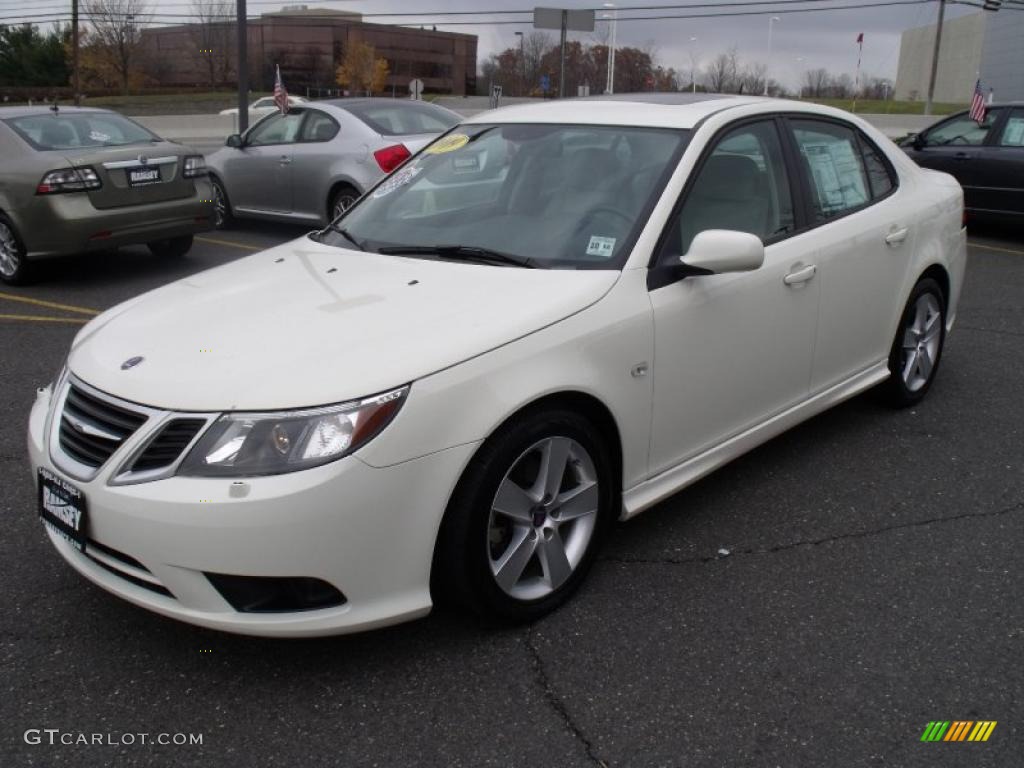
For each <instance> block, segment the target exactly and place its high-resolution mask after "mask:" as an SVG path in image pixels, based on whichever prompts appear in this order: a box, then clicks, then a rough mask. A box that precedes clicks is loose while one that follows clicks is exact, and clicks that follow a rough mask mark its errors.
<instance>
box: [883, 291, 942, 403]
mask: <svg viewBox="0 0 1024 768" xmlns="http://www.w3.org/2000/svg"><path fill="white" fill-rule="evenodd" d="M945 341H946V296H945V294H944V293H943V291H942V288H941V287H940V286H939V284H938V283H937V282H936V281H935V280H933V279H931V278H930V277H926V278H924V279H923V280H921V281H919V282H918V283H917V285H915V286H914V290H912V291H911V292H910V298H909V299H907V306H906V307H905V308H904V310H903V315H902V316H901V317H900V324H899V328H898V329H897V330H896V338H895V339H893V342H892V348H891V349H890V351H889V372H890V374H891V375H890V376H889V378H888V379H887V380H886V381H885V382H883V384H882V385H881V388H880V393H881V394H882V396H883V399H884V400H885V401H886V402H887V403H888V404H889V405H891V406H893V407H895V408H906V407H908V406H911V405H914V404H916V403H918V402H920V401H921V400H922V399H923V398H924V396H925V395H926V394H928V390H929V389H930V388H931V386H932V382H933V381H934V380H935V374H936V373H937V372H938V370H939V361H940V360H941V358H942V347H943V345H944V344H945Z"/></svg>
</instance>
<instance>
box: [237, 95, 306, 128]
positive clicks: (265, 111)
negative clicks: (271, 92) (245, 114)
mask: <svg viewBox="0 0 1024 768" xmlns="http://www.w3.org/2000/svg"><path fill="white" fill-rule="evenodd" d="M307 101H308V99H304V98H302V97H301V96H289V97H288V105H289V106H292V107H296V106H298V105H299V104H305V103H306V102H307ZM276 111H277V104H275V103H274V97H273V96H264V97H263V98H260V99H256V101H254V102H253V103H252V104H250V105H249V124H250V125H252V124H253V123H254V122H256V121H257V120H260V119H262V118H264V117H266V116H267V115H269V114H272V113H274V112H276ZM220 114H222V115H234V116H235V117H238V107H232V108H231V109H222V110H221V111H220ZM235 127H236V128H237V127H238V123H237V122H236V123H235Z"/></svg>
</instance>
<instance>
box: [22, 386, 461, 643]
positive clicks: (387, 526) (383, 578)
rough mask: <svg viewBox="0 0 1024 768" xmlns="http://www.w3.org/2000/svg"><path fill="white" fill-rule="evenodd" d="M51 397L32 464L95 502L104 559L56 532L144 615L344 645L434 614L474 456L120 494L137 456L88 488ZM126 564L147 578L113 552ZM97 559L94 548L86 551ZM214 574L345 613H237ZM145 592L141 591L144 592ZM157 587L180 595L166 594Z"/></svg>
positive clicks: (37, 411)
mask: <svg viewBox="0 0 1024 768" xmlns="http://www.w3.org/2000/svg"><path fill="white" fill-rule="evenodd" d="M51 397H52V393H51V391H50V389H49V388H46V389H42V390H40V391H39V394H38V397H37V399H36V403H35V405H34V407H33V409H32V413H31V417H30V421H29V433H28V442H29V455H30V459H31V464H32V470H33V473H34V475H35V476H38V475H37V470H38V468H39V467H45V468H46V469H48V470H50V471H51V472H54V473H55V474H57V475H60V476H61V477H65V478H66V479H67V480H68V481H69V482H71V483H73V484H74V485H76V486H77V487H78V488H79V489H81V490H82V491H83V493H84V494H85V496H86V499H87V502H88V515H89V517H88V520H89V523H88V529H87V533H88V537H89V539H90V540H91V541H94V542H97V543H98V544H99V545H100V547H96V548H95V549H94V550H93V551H92V552H91V554H92V557H90V556H87V555H86V554H82V553H80V552H79V551H78V550H76V549H75V548H74V547H72V546H71V545H70V544H68V543H67V542H66V541H65V540H63V539H62V538H60V537H59V536H57V535H55V534H53V533H52V532H50V531H49V529H47V532H48V533H49V535H50V539H51V541H52V542H53V544H54V546H55V547H56V549H57V551H58V552H59V553H60V554H61V555H62V556H63V557H64V559H65V560H67V561H68V562H69V563H70V564H71V565H72V566H73V567H74V568H75V569H76V570H77V571H78V572H79V573H81V574H82V575H83V576H85V577H86V578H88V579H89V580H90V581H93V582H94V583H96V584H98V585H99V586H101V587H103V588H104V589H106V590H107V591H109V592H112V593H114V594H115V595H117V596H119V597H122V598H124V599H125V600H128V601H129V602H132V603H134V604H136V605H139V606H142V607H143V608H148V609H150V610H152V611H155V612H156V613H160V614H163V615H164V616H169V617H171V618H175V619H181V620H182V621H186V622H190V623H193V624H198V625H201V626H204V627H209V628H212V629H220V630H225V631H229V632H238V633H242V634H250V635H264V636H294V637H301V636H314V635H327V634H340V633H345V632H353V631H358V630H365V629H370V628H373V627H379V626H384V625H387V624H394V623H398V622H401V621H405V620H408V619H413V618H416V617H418V616H422V615H424V614H426V613H427V612H428V611H429V610H430V607H431V599H430V567H431V560H432V557H433V550H434V542H435V539H436V535H437V530H438V527H439V525H440V521H441V516H442V515H443V513H444V509H445V506H446V505H447V502H448V497H449V495H450V494H451V491H452V489H453V488H454V486H455V483H456V481H457V479H458V476H459V474H460V473H461V472H462V469H463V468H464V467H465V465H466V463H467V462H468V460H469V458H470V456H471V455H472V452H473V450H474V449H475V447H476V446H475V445H464V446H458V447H456V448H451V449H448V450H444V451H440V452H437V453H434V454H430V455H429V456H424V457H422V458H419V459H414V460H412V461H407V462H403V463H401V464H397V465H394V466H390V467H386V468H381V469H377V468H373V467H371V466H369V465H367V464H365V463H364V462H363V461H361V460H360V459H359V458H358V457H356V456H349V457H346V458H344V459H341V460H339V461H336V462H333V463H331V464H327V465H325V466H322V467H317V468H315V469H311V470H306V471H301V472H293V473H290V474H285V475H276V476H271V477H256V478H242V479H241V480H242V482H243V483H245V485H246V486H247V492H246V494H245V496H244V497H240V496H238V493H239V488H238V487H237V486H236V488H235V491H234V493H232V491H231V486H232V483H233V482H235V480H232V479H227V478H193V477H171V478H167V479H165V480H157V481H153V482H148V483H140V484H137V485H128V486H110V485H107V480H108V478H109V475H110V473H111V472H112V471H113V468H114V467H116V466H117V464H118V461H119V460H120V459H119V457H121V456H122V455H123V454H127V453H128V452H130V451H131V450H132V445H131V441H130V440H129V441H128V442H126V443H125V445H124V446H122V447H121V448H120V449H119V450H118V452H117V453H115V454H114V456H113V457H112V458H111V460H110V461H108V462H107V463H106V465H105V466H104V468H103V470H101V471H100V473H99V474H98V475H97V476H96V477H95V478H93V479H92V480H90V481H88V482H81V481H78V480H75V479H74V478H70V477H68V476H67V475H66V474H65V473H63V472H61V470H59V469H58V468H57V467H56V466H55V465H54V463H53V462H52V460H51V459H50V456H49V451H48V446H47V444H46V442H47V436H46V427H47V414H48V411H49V407H50V402H51ZM111 550H113V551H114V552H115V553H119V554H121V555H127V556H129V558H130V559H133V560H135V561H137V565H138V566H140V567H136V566H133V565H130V564H128V563H127V562H126V561H125V560H123V559H118V558H117V557H116V556H115V557H110V556H109V552H110V551H111ZM86 553H90V547H89V546H88V545H87V546H86ZM206 573H215V574H234V575H240V576H257V577H302V578H315V579H319V580H322V581H324V582H327V583H328V584H330V585H332V586H333V587H335V588H336V589H338V590H339V591H340V592H341V593H343V594H344V596H345V597H346V602H345V603H344V604H342V605H339V606H336V607H331V608H322V609H315V610H304V611H292V612H287V613H282V612H275V613H247V612H240V611H236V610H235V609H234V608H232V606H231V605H230V604H229V603H228V601H227V600H226V599H225V598H224V597H222V596H221V593H220V592H218V591H217V589H216V588H214V586H213V584H212V583H211V582H210V580H209V579H208V578H207V577H206V576H205V574H206ZM140 581H142V582H145V584H143V585H140V584H139V582H140ZM154 582H155V585H156V586H159V587H160V588H162V589H163V590H166V591H167V592H168V593H170V595H169V596H168V595H166V594H160V593H159V591H158V590H154V588H153V587H154Z"/></svg>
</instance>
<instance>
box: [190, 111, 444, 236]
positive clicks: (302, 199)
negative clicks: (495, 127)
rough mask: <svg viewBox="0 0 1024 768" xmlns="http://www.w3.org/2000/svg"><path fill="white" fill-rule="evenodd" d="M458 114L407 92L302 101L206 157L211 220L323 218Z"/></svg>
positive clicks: (222, 224) (319, 221) (340, 208)
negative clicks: (213, 207)
mask: <svg viewBox="0 0 1024 768" xmlns="http://www.w3.org/2000/svg"><path fill="white" fill-rule="evenodd" d="M461 121H462V118H461V117H460V116H459V115H458V114H457V113H455V112H452V111H451V110H450V109H445V108H444V107H440V106H438V105H436V104H429V103H426V102H422V101H411V100H408V99H385V98H367V99H359V98H349V99H335V100H331V101H316V102H306V103H304V104H300V105H296V106H293V107H291V108H290V109H289V110H288V113H287V114H285V115H282V114H280V113H275V114H273V115H270V116H268V117H265V118H263V119H262V120H261V121H260V122H258V123H256V125H254V126H253V127H252V128H250V129H249V130H248V131H247V132H246V133H245V134H244V135H243V136H238V135H234V136H229V137H228V140H227V146H225V147H224V148H222V149H219V150H217V151H216V152H214V153H212V154H211V155H210V156H209V157H207V163H208V165H209V168H210V175H211V180H212V183H213V191H214V197H215V199H216V201H217V208H216V222H217V227H218V228H222V227H226V226H228V225H229V224H230V223H231V220H232V219H233V218H260V219H270V220H276V221H292V222H296V223H306V224H315V225H323V224H326V223H327V222H329V221H331V220H333V219H335V218H337V217H338V216H339V215H340V214H341V213H342V212H343V211H344V210H345V209H346V208H348V207H349V206H350V205H352V203H354V202H355V201H356V199H357V198H359V196H360V195H362V194H363V192H365V191H366V190H367V189H369V188H370V187H371V186H373V185H374V184H376V183H377V181H379V180H380V179H381V178H382V177H383V176H384V175H385V174H388V173H390V172H391V171H392V170H394V169H395V168H396V167H398V166H399V165H401V164H402V163H403V162H404V161H405V160H406V159H407V158H408V157H409V156H410V155H413V154H416V152H418V151H419V150H420V149H422V148H423V147H424V146H426V145H427V144H428V143H430V142H431V141H433V139H435V138H436V137H437V136H439V135H440V134H442V133H444V132H445V131H447V130H449V129H450V128H453V127H454V126H456V125H458V124H459V123H460V122H461Z"/></svg>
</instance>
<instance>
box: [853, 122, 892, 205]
mask: <svg viewBox="0 0 1024 768" xmlns="http://www.w3.org/2000/svg"><path fill="white" fill-rule="evenodd" d="M860 147H861V150H862V152H863V155H864V167H865V168H866V169H867V172H868V184H869V185H870V186H871V199H872V200H878V199H879V198H882V197H885V196H886V195H888V194H889V193H890V192H892V190H893V188H894V187H895V186H896V182H895V180H894V179H893V177H892V172H891V171H890V170H889V166H888V165H887V164H886V162H885V160H884V159H883V158H882V152H881V150H880V149H878V147H876V146H875V145H874V144H872V143H871V142H870V141H868V139H867V138H865V137H864V136H863V135H860Z"/></svg>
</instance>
